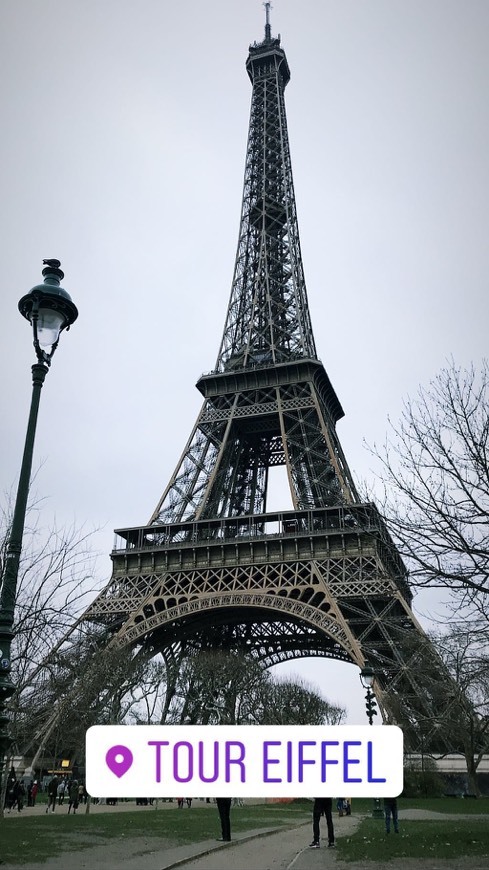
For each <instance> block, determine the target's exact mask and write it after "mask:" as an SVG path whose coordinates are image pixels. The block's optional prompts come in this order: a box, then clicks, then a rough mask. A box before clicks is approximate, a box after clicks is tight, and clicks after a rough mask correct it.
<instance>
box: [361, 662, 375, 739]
mask: <svg viewBox="0 0 489 870" xmlns="http://www.w3.org/2000/svg"><path fill="white" fill-rule="evenodd" d="M360 680H361V683H362V686H363V688H364V689H366V690H367V694H366V695H365V701H366V702H367V703H366V709H367V716H368V724H369V725H373V724H374V720H373V717H374V716H376V715H377V710H376V707H377V702H376V700H375V695H374V693H373V692H372V686H373V684H374V680H375V673H374V669H373V668H372V667H371V665H369V663H368V662H365V664H364V666H363V668H362V670H361V671H360Z"/></svg>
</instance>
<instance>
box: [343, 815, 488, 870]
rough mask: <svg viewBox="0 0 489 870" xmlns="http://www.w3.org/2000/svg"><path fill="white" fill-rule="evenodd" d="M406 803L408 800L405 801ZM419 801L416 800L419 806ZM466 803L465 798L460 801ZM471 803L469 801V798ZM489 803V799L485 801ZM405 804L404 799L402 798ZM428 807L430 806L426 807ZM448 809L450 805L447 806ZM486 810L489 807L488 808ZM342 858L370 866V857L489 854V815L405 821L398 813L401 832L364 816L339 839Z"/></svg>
mask: <svg viewBox="0 0 489 870" xmlns="http://www.w3.org/2000/svg"><path fill="white" fill-rule="evenodd" d="M406 803H407V801H406ZM420 803H421V802H420V801H418V802H417V804H418V806H419V805H420ZM460 803H465V801H460ZM467 803H468V802H467ZM485 803H486V805H487V803H489V802H488V801H486V802H485ZM403 806H404V802H403ZM425 808H426V809H428V807H425ZM444 809H445V812H449V811H450V809H449V806H447V807H444ZM486 811H487V810H486ZM336 855H337V858H338V859H339V860H340V861H344V862H350V861H360V862H362V863H365V865H366V867H367V870H368V863H367V862H369V861H380V862H382V863H383V864H388V863H389V861H390V860H391V859H394V858H400V859H402V858H418V859H426V858H437V859H439V860H443V859H445V858H461V857H472V856H482V855H488V856H489V825H488V824H487V816H486V817H485V818H484V817H483V816H481V815H477V814H476V813H474V815H473V817H472V818H470V819H461V820H460V821H459V822H458V821H431V820H428V819H426V820H422V821H409V820H406V821H403V820H402V809H401V811H400V816H399V834H395V833H394V832H393V830H392V827H391V833H390V834H388V835H387V834H386V833H385V828H384V822H383V820H382V819H372V818H367V819H364V820H363V821H362V822H361V823H360V826H359V828H358V830H357V831H356V833H355V834H354V835H352V836H351V837H345V838H341V839H340V840H339V841H338V850H337V853H336Z"/></svg>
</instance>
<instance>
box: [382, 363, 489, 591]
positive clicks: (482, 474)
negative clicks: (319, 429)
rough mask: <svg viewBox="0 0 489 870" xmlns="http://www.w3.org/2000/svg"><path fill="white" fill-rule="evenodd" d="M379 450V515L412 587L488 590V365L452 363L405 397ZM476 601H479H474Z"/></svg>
mask: <svg viewBox="0 0 489 870" xmlns="http://www.w3.org/2000/svg"><path fill="white" fill-rule="evenodd" d="M390 426H391V431H390V435H389V436H388V438H387V440H386V443H385V445H384V447H383V449H382V450H379V449H378V448H377V447H374V449H373V453H374V454H375V455H376V456H377V457H378V458H379V459H380V461H381V463H382V467H383V470H382V472H381V479H382V481H383V483H384V487H385V508H384V513H385V518H386V521H387V523H388V525H389V527H390V529H391V530H392V532H393V534H394V536H395V538H396V541H397V543H398V546H399V549H400V551H401V554H402V555H403V556H404V557H405V558H406V559H407V562H408V565H409V568H410V574H411V581H412V582H413V583H414V584H415V585H418V586H438V587H448V588H449V589H450V590H452V591H456V592H458V593H460V592H461V593H463V594H464V595H465V598H466V599H467V597H469V598H471V599H477V601H478V602H480V599H481V598H487V596H488V595H489V453H488V446H489V367H488V364H487V362H486V361H484V362H483V364H482V366H481V369H480V371H476V370H475V368H474V367H471V368H470V369H469V370H467V371H464V370H462V369H459V368H457V367H456V366H455V364H454V363H453V361H452V362H451V364H450V365H449V366H448V367H447V368H445V369H443V370H442V371H441V373H440V374H439V375H438V376H437V377H436V378H435V379H434V380H433V381H432V382H431V383H430V385H429V387H428V388H427V389H420V390H419V393H418V396H417V398H416V400H414V401H410V400H408V401H407V402H406V403H405V405H404V409H403V413H402V416H401V420H400V422H399V423H398V424H397V425H394V424H392V423H391V424H390ZM478 606H480V603H479V604H478Z"/></svg>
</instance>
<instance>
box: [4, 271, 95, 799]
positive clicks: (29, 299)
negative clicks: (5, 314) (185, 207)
mask: <svg viewBox="0 0 489 870" xmlns="http://www.w3.org/2000/svg"><path fill="white" fill-rule="evenodd" d="M43 264H44V269H43V270H42V274H43V276H44V283H43V284H37V285H36V286H35V287H33V288H32V290H31V291H30V292H29V293H27V294H26V295H25V296H23V297H22V299H21V300H20V302H19V311H20V313H21V314H22V316H23V317H25V318H26V319H27V320H29V321H30V324H31V326H32V332H33V339H34V350H35V352H36V357H37V362H35V363H34V365H33V366H32V398H31V407H30V412H29V420H28V424H27V432H26V437H25V445H24V454H23V457H22V465H21V469H20V476H19V484H18V488H17V497H16V500H15V506H14V513H13V517H12V526H11V529H10V536H9V542H8V546H7V551H6V556H5V565H4V570H3V575H2V578H1V587H0V593H1V594H0V794H1V793H2V789H1V785H2V782H3V768H4V765H5V757H6V753H7V750H8V749H9V747H10V745H11V740H10V737H9V734H8V721H9V717H8V714H7V702H8V700H9V698H10V697H11V696H12V695H13V693H14V691H15V686H14V684H13V682H12V680H11V645H12V638H13V637H14V632H13V629H12V627H13V623H14V608H15V599H16V593H17V577H18V573H19V563H20V554H21V550H22V538H23V535H24V524H25V515H26V509H27V498H28V494H29V483H30V477H31V470H32V455H33V449H34V439H35V434H36V423H37V414H38V410H39V400H40V397H41V389H42V385H43V383H44V380H45V378H46V375H47V373H48V371H49V366H50V365H51V359H52V357H53V354H54V352H55V350H56V348H57V346H58V341H59V336H60V333H61V332H62V331H63V329H66V330H68V329H69V328H70V326H71V324H72V323H74V322H75V320H76V318H77V317H78V311H77V308H76V306H75V305H74V304H73V302H72V301H71V297H70V296H69V295H68V293H67V292H66V290H63V288H62V287H61V286H60V281H61V280H62V279H63V278H64V274H63V272H62V271H61V269H60V268H59V267H60V265H61V264H60V262H59V260H43ZM1 809H2V812H3V806H2V808H1Z"/></svg>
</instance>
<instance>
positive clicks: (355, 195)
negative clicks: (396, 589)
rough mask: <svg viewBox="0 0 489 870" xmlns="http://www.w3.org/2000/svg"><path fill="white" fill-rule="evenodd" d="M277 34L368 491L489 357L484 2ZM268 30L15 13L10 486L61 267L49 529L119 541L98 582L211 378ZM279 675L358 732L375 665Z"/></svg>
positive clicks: (323, 315) (27, 1)
mask: <svg viewBox="0 0 489 870" xmlns="http://www.w3.org/2000/svg"><path fill="white" fill-rule="evenodd" d="M271 22H272V31H273V34H274V35H276V34H277V33H280V34H281V36H282V45H283V47H284V48H285V50H286V52H287V58H288V61H289V65H290V69H291V81H290V84H289V86H288V87H287V91H286V103H287V113H288V124H289V137H290V145H291V153H292V165H293V173H294V183H295V191H296V198H297V208H298V216H299V230H300V235H301V244H302V253H303V259H304V268H305V275H306V283H307V289H308V296H309V303H310V309H311V315H312V320H313V327H314V333H315V338H316V344H317V347H318V353H319V356H320V358H321V359H322V361H323V363H324V365H325V367H326V370H327V372H328V374H329V376H330V378H331V380H332V383H333V385H334V387H335V389H336V392H337V394H338V396H339V398H340V401H341V403H342V405H343V408H344V410H345V414H346V416H345V418H344V419H343V420H341V421H340V423H339V424H338V434H339V437H340V439H341V442H342V444H343V447H344V450H345V452H346V456H347V459H348V461H349V464H350V467H351V469H352V471H353V474H354V476H355V477H356V479H357V480H371V479H372V477H373V465H372V459H371V457H370V455H369V453H368V452H367V451H366V450H365V448H364V446H363V442H364V440H365V441H367V442H368V443H373V442H375V441H377V442H382V441H383V439H384V436H385V432H386V429H387V417H388V415H389V416H391V418H392V419H394V420H396V419H397V418H398V417H399V413H400V409H401V406H402V400H403V398H406V397H407V396H408V395H410V394H411V395H414V394H415V393H416V391H417V389H418V386H419V384H424V385H427V384H428V383H429V381H430V379H431V378H433V377H434V376H435V375H436V373H437V372H438V371H439V369H440V368H442V367H443V366H444V364H445V362H446V360H447V358H448V357H450V356H451V355H453V356H454V358H455V361H456V362H457V363H459V364H460V365H462V366H466V365H468V364H470V362H471V361H473V362H474V363H475V364H476V365H477V364H478V363H479V362H480V360H481V358H482V357H483V356H484V355H485V354H487V338H486V336H487V326H488V320H489V317H488V314H489V311H488V308H489V305H488V292H487V283H488V250H489V247H488V244H487V231H488V226H489V220H488V217H489V214H488V212H489V185H488V176H489V168H488V167H489V163H488V154H489V141H488V140H489V102H488V99H487V88H488V82H489V52H488V50H487V39H488V27H489V3H488V2H487V0H465V2H462V0H456V2H455V0H414V2H413V0H301V2H300V3H299V2H297V0H275V2H274V4H273V9H272V13H271ZM263 27H264V10H263V8H262V4H261V2H260V0H206V2H202V0H186V2H178V3H176V2H169V0H137V2H136V0H134V2H129V0H69V2H66V0H2V2H1V3H0V40H1V45H0V67H1V68H0V112H1V118H2V135H1V137H0V177H1V216H0V217H1V227H0V238H1V244H2V248H3V258H2V267H1V279H0V288H1V289H0V304H1V322H2V335H3V340H4V349H3V365H2V367H1V375H0V377H1V394H0V403H1V405H0V419H1V443H2V450H1V452H0V483H1V486H2V489H3V490H8V489H9V488H10V487H11V485H12V484H13V482H14V481H15V480H16V478H17V475H18V471H19V467H20V461H21V454H22V448H23V441H24V436H25V428H26V422H27V414H28V408H29V402H30V393H31V388H30V384H31V376H30V365H31V364H32V362H33V361H34V359H33V351H32V346H31V336H30V331H29V329H30V328H29V326H28V324H27V322H26V321H24V320H23V319H22V318H21V316H20V314H19V313H18V311H17V303H18V300H19V299H20V297H21V296H22V295H24V294H25V293H26V292H27V291H28V290H29V289H30V288H31V287H32V286H33V285H34V284H37V283H39V281H40V280H41V268H42V260H43V258H47V257H56V258H58V259H60V260H61V263H62V268H63V270H64V271H65V274H66V277H65V280H64V282H63V286H64V287H65V288H66V290H68V292H69V293H70V294H71V295H72V298H73V300H74V302H75V303H76V305H77V306H78V308H79V312H80V316H79V319H78V321H77V322H76V324H75V325H74V326H73V328H72V330H71V331H70V332H69V333H68V334H64V335H63V336H62V339H61V342H60V346H59V348H58V350H57V352H56V355H55V357H54V360H53V365H52V369H51V371H50V373H49V375H48V378H47V380H46V384H45V386H44V389H43V395H42V401H41V409H40V417H39V424H38V432H37V442H36V450H35V455H36V459H35V464H38V463H39V462H41V461H42V462H43V466H42V469H41V471H40V472H39V474H38V477H37V481H36V488H37V490H38V491H39V492H40V493H42V494H43V495H44V496H47V501H46V504H45V511H44V513H45V521H46V525H49V524H50V522H51V521H52V517H53V515H56V518H57V520H58V522H60V523H64V522H67V523H68V522H71V521H72V520H73V519H74V518H75V519H76V521H77V522H78V523H79V524H80V525H81V524H86V526H87V527H92V526H94V527H103V531H101V532H100V533H98V534H97V536H96V547H97V548H98V549H99V550H100V551H101V552H102V556H101V558H100V559H99V572H100V575H101V577H102V578H106V579H109V577H110V570H111V563H110V559H109V553H110V550H111V549H112V544H113V529H114V528H124V527H127V526H135V525H143V524H144V523H146V522H147V521H148V519H149V517H150V515H151V513H152V511H153V509H154V507H155V506H156V504H157V502H158V500H159V498H160V496H161V494H162V492H163V490H164V488H165V486H166V484H167V482H168V480H169V477H170V475H171V473H172V472H173V470H174V467H175V465H176V463H177V461H178V458H179V456H180V454H181V452H182V450H183V447H184V445H185V442H186V440H187V438H188V436H189V434H190V429H191V427H192V425H193V423H194V421H195V417H196V415H197V413H198V410H199V408H200V404H201V396H200V394H199V393H198V391H197V390H196V389H195V387H194V384H195V382H196V381H197V379H198V377H199V376H200V374H201V373H202V372H203V371H208V370H210V369H212V368H213V367H214V364H215V360H216V356H217V351H218V347H219V343H220V338H221V333H222V328H223V325H224V318H225V313H226V307H227V303H228V297H229V292H230V287H231V280H232V273H233V266H234V258H235V252H236V243H237V234H238V224H239V214H240V205H241V195H242V183H243V170H244V158H245V149H246V137H247V128H248V116H249V105H250V97H251V86H250V83H249V80H248V76H247V74H246V71H245V66H244V64H245V61H246V57H247V51H248V46H249V44H250V42H253V41H255V40H258V41H260V40H261V39H262V38H263ZM5 345H6V346H5ZM285 507H288V504H286V505H285ZM416 604H417V607H418V612H420V613H421V616H422V617H423V618H424V616H428V615H429V614H430V613H433V612H435V611H436V602H435V601H434V599H433V596H432V597H431V598H429V599H428V598H427V599H425V600H424V601H423V599H422V596H418V597H417V599H416ZM284 670H288V671H294V672H295V673H302V674H304V675H306V676H307V677H308V678H311V677H312V678H313V679H314V680H315V681H316V682H317V683H318V685H320V687H321V688H322V690H323V691H324V692H325V693H326V694H327V695H328V696H329V697H330V698H331V699H332V700H334V701H337V702H339V703H341V704H343V705H346V706H347V707H348V709H349V711H350V712H349V721H350V722H352V723H356V722H358V723H361V724H363V723H364V721H365V719H364V708H363V692H362V690H361V687H360V684H359V681H358V671H357V669H356V668H355V667H353V666H348V665H344V664H336V663H329V662H326V661H324V660H316V661H315V663H314V666H313V668H311V667H310V664H308V663H305V662H301V663H297V664H296V663H293V664H292V665H287V666H281V667H280V669H279V671H280V672H281V673H283V672H284Z"/></svg>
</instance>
